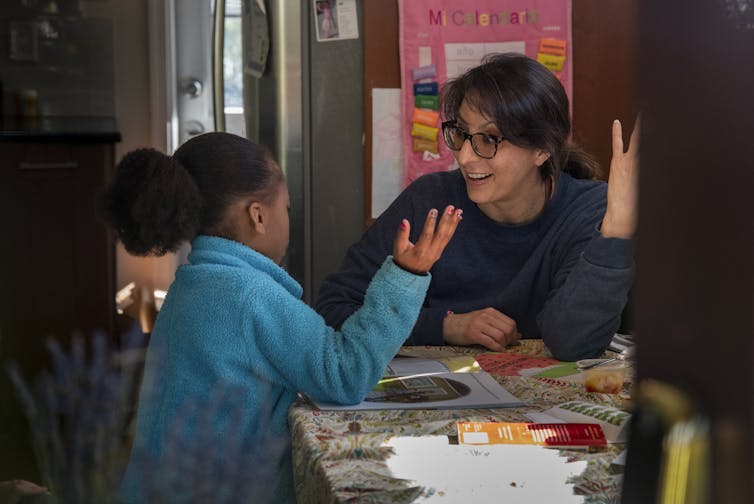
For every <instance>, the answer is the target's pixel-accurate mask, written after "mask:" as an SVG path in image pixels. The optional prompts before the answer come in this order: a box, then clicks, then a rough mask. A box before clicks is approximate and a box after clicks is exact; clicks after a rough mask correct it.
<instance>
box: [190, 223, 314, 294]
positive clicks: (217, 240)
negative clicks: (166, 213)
mask: <svg viewBox="0 0 754 504" xmlns="http://www.w3.org/2000/svg"><path fill="white" fill-rule="evenodd" d="M188 260H189V263H191V264H195V265H199V264H222V265H226V266H231V267H239V268H244V267H248V266H251V267H252V268H254V269H256V270H259V271H261V272H262V273H265V274H267V275H269V276H270V277H272V279H273V280H275V281H276V282H277V283H279V284H280V285H282V286H283V287H284V288H285V289H286V290H287V291H288V292H290V293H291V295H293V296H295V297H297V298H301V295H302V294H303V288H302V287H301V285H299V283H298V282H297V281H296V280H294V279H293V278H292V277H291V276H290V275H289V274H288V273H287V272H286V271H285V270H284V269H283V268H281V267H280V266H278V265H277V264H275V262H274V261H273V260H272V259H270V258H269V257H267V256H265V255H263V254H260V253H259V252H257V251H256V250H254V249H252V248H250V247H247V246H246V245H244V244H242V243H239V242H236V241H233V240H229V239H227V238H221V237H219V236H206V235H200V236H197V237H196V238H194V239H193V240H192V241H191V253H190V254H189V256H188Z"/></svg>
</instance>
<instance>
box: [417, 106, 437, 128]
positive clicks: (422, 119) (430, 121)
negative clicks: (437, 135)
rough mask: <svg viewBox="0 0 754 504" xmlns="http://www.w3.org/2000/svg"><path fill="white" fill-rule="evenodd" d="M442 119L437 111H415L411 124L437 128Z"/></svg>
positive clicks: (418, 109)
mask: <svg viewBox="0 0 754 504" xmlns="http://www.w3.org/2000/svg"><path fill="white" fill-rule="evenodd" d="M439 119H440V113H439V112H437V111H436V110H427V109H420V108H415V109H414V115H413V116H412V117H411V122H415V123H420V124H426V125H427V126H437V121H438V120H439Z"/></svg>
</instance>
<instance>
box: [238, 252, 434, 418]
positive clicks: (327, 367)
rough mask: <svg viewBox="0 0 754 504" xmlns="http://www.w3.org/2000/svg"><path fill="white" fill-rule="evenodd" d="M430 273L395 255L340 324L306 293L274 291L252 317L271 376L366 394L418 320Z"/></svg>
mask: <svg viewBox="0 0 754 504" xmlns="http://www.w3.org/2000/svg"><path fill="white" fill-rule="evenodd" d="M430 278H431V277H430V275H424V276H421V275H414V274H412V273H409V272H407V271H405V270H403V269H401V268H400V267H398V266H397V265H395V263H394V262H393V260H392V257H388V258H387V259H386V260H385V261H384V263H383V265H382V267H381V268H379V270H378V271H377V273H376V274H375V275H374V278H373V279H372V281H371V283H370V284H369V287H368V288H367V289H366V294H365V296H364V300H363V305H362V307H361V308H360V309H359V310H357V311H355V312H354V313H353V315H351V316H350V317H348V318H347V319H346V320H345V321H344V322H343V324H342V327H341V329H340V330H339V331H335V330H334V329H332V328H331V327H329V326H327V325H326V324H325V321H324V320H323V319H322V317H320V316H319V315H318V314H317V313H316V312H315V311H314V310H312V309H311V308H309V307H308V306H307V305H306V304H305V303H304V302H302V301H301V300H299V299H297V298H295V297H293V296H291V295H289V294H287V293H282V292H281V293H274V294H275V295H272V294H269V295H268V299H270V300H271V301H270V302H271V303H274V305H275V306H274V309H271V308H273V307H271V306H257V307H256V310H257V313H256V314H255V316H253V317H252V318H251V320H252V322H251V323H252V324H256V326H255V327H254V329H253V330H254V333H255V334H256V341H255V344H256V346H257V347H258V348H259V350H260V352H261V353H262V355H263V356H264V357H265V361H266V364H267V365H268V366H269V368H268V370H267V373H268V374H270V375H271V376H269V379H272V380H277V381H280V382H281V383H282V384H283V385H285V386H286V387H288V388H290V389H293V390H298V391H301V392H304V393H306V394H307V395H309V396H311V397H312V398H314V399H317V400H323V401H329V402H335V403H340V404H355V403H358V402H359V401H361V400H363V398H364V397H365V396H366V394H367V393H368V392H369V391H370V390H371V389H372V388H373V387H374V385H375V384H376V383H377V381H378V380H379V379H380V377H381V376H382V374H383V372H384V371H385V368H386V366H387V364H388V362H389V361H390V359H392V358H393V357H394V356H395V354H396V353H397V352H398V350H399V348H400V346H401V345H402V344H403V342H404V341H405V339H406V336H407V335H408V333H409V331H410V329H411V327H412V326H413V325H414V323H415V322H416V317H417V315H418V313H419V309H420V307H421V305H422V302H423V300H424V296H425V294H426V291H427V287H428V286H429V282H430ZM262 311H264V313H262Z"/></svg>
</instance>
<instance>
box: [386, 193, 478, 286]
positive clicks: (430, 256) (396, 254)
mask: <svg viewBox="0 0 754 504" xmlns="http://www.w3.org/2000/svg"><path fill="white" fill-rule="evenodd" d="M461 214H463V210H461V209H460V208H455V207H453V206H452V205H450V206H448V207H446V208H445V211H444V212H443V214H442V216H441V217H440V222H439V223H438V222H437V217H438V216H437V210H435V209H434V208H433V209H432V210H430V211H429V215H427V219H426V220H425V221H424V229H422V233H421V235H419V239H418V240H417V242H416V244H413V243H411V241H409V239H408V238H409V235H410V233H411V224H410V223H409V222H408V220H406V219H403V221H402V222H401V227H400V228H399V229H398V233H396V235H395V242H394V243H393V261H395V263H396V264H397V265H398V266H400V267H401V268H403V269H405V270H407V271H410V272H412V273H416V274H417V275H424V274H425V273H427V272H428V271H429V269H430V268H431V267H432V265H433V264H435V262H436V261H437V260H438V259H439V258H440V256H441V255H442V251H443V250H445V246H446V245H447V244H448V242H449V241H450V239H451V238H452V236H453V233H455V232H456V227H457V226H458V223H459V222H460V221H461Z"/></svg>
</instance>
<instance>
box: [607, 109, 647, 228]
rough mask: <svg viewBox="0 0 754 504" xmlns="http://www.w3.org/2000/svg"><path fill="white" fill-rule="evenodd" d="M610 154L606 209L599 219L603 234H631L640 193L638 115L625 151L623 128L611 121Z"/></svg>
mask: <svg viewBox="0 0 754 504" xmlns="http://www.w3.org/2000/svg"><path fill="white" fill-rule="evenodd" d="M612 135H613V158H612V160H611V161H610V179H609V181H608V184H607V210H606V211H605V217H604V218H603V219H602V226H601V231H602V236H604V237H606V238H631V237H633V236H634V234H635V233H636V222H637V220H638V216H639V211H638V206H639V204H638V193H639V118H637V119H636V122H635V123H634V130H633V132H631V140H630V143H629V146H628V150H627V151H625V152H624V151H623V128H622V127H621V123H620V121H618V120H617V119H616V120H615V121H613V131H612Z"/></svg>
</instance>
